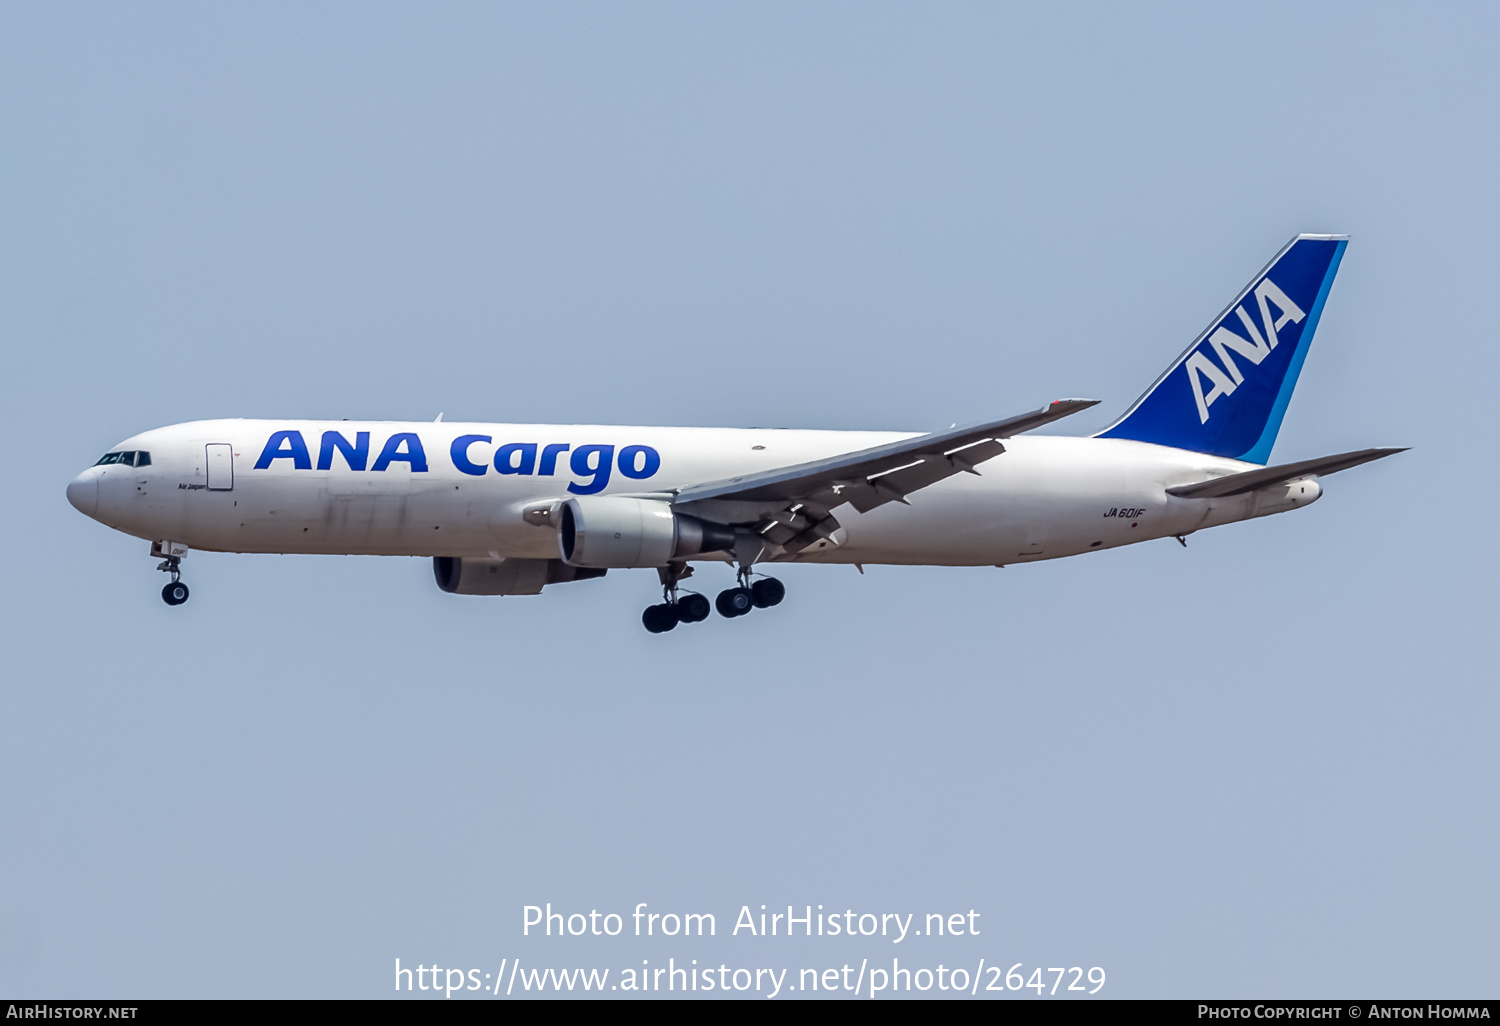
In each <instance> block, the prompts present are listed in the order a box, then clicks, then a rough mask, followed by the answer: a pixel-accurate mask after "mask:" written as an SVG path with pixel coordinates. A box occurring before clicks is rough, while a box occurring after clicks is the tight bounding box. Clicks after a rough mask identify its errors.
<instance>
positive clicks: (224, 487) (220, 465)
mask: <svg viewBox="0 0 1500 1026" xmlns="http://www.w3.org/2000/svg"><path fill="white" fill-rule="evenodd" d="M206 466H207V468H208V490H209V491H211V492H228V491H232V490H233V489H234V447H233V446H232V445H229V444H227V443H224V442H210V443H209V445H208V461H207V463H206Z"/></svg>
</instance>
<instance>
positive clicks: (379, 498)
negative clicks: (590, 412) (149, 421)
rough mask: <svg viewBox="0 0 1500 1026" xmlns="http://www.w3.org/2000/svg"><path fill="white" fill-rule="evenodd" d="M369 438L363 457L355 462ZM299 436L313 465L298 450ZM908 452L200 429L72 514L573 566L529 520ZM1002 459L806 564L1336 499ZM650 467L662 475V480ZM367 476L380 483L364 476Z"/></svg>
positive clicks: (957, 549)
mask: <svg viewBox="0 0 1500 1026" xmlns="http://www.w3.org/2000/svg"><path fill="white" fill-rule="evenodd" d="M278 432H279V433H282V435H283V440H282V442H281V443H280V445H279V447H278V449H277V451H276V452H275V453H274V454H273V458H271V459H269V460H267V459H266V450H267V449H268V448H270V445H269V444H268V443H269V441H270V440H271V439H272V438H273V437H274V436H275V435H276V434H277V433H278ZM365 432H368V440H367V443H366V444H365V446H364V448H363V450H362V451H358V452H354V454H353V455H352V456H351V454H350V450H354V449H355V448H356V443H358V442H359V441H360V439H361V438H362V437H363V436H362V433H365ZM292 433H295V435H296V436H297V438H298V439H300V442H301V446H302V449H303V450H305V454H304V452H303V451H300V450H299V449H298V446H297V444H296V443H294V442H292V441H288V440H287V439H288V438H289V437H290V435H291V434H292ZM328 433H337V435H338V439H339V441H340V442H342V443H343V444H342V446H340V445H331V446H326V445H324V444H323V439H324V438H325V435H327V434H328ZM398 435H407V436H409V437H408V438H407V440H406V441H404V442H402V443H400V444H399V445H398V446H396V447H395V448H396V451H394V452H392V453H390V455H391V459H389V460H388V461H386V462H385V464H384V466H383V467H382V466H380V455H381V454H382V452H384V451H386V450H387V448H388V443H391V442H394V439H395V436H398ZM465 436H476V437H474V438H473V439H471V440H469V441H468V442H463V441H460V442H459V444H458V448H457V451H455V440H461V439H463V438H464V437H465ZM909 437H912V435H911V434H910V433H903V432H873V431H801V430H786V429H740V428H672V427H606V426H591V425H568V426H549V425H531V424H480V423H441V422H438V423H399V422H391V421H369V422H355V421H266V420H212V421H196V422H192V423H187V424H177V425H174V426H171V427H164V428H158V429H156V430H153V431H147V432H144V433H142V434H139V435H136V436H134V437H132V438H129V439H126V440H125V441H123V442H121V443H120V444H119V446H117V447H116V448H117V449H119V450H126V451H145V452H149V453H150V461H151V462H150V465H149V466H142V467H133V466H121V465H119V464H114V465H106V466H96V467H92V468H90V469H89V470H87V471H85V472H84V473H83V474H81V475H79V477H78V478H77V479H75V481H74V482H73V484H72V485H70V487H69V499H70V500H71V501H73V503H74V505H76V506H78V507H79V508H80V509H82V510H83V511H84V512H85V513H88V514H89V515H90V516H93V517H94V518H95V519H98V520H100V521H102V522H104V523H105V524H108V525H109V526H111V527H113V528H116V529H118V530H120V531H123V532H125V533H127V534H131V535H135V536H137V537H140V538H143V539H148V540H153V541H159V540H170V541H173V542H176V543H180V544H182V545H185V546H187V547H190V548H194V549H203V550H211V551H224V552H276V553H336V554H351V555H353V554H370V555H391V556H393V555H404V556H465V557H489V558H496V557H505V558H547V559H556V558H557V557H558V541H557V532H556V530H555V529H554V528H553V527H551V526H548V525H546V524H542V525H540V526H538V525H536V524H533V523H530V522H528V521H527V520H526V519H523V513H524V511H525V510H527V509H528V508H535V507H537V506H538V505H539V504H545V503H547V502H549V501H554V500H555V501H560V500H564V499H568V498H570V497H572V496H573V495H577V494H599V495H622V494H623V495H637V496H657V497H661V498H670V495H671V494H672V493H673V492H674V491H676V490H678V489H683V488H687V487H689V486H692V485H699V484H703V483H705V482H709V481H716V480H721V479H724V478H728V477H734V476H738V475H744V474H749V473H756V472H760V471H767V470H772V469H774V468H777V467H785V466H788V465H792V464H800V463H805V462H807V461H810V460H817V459H823V458H827V457H830V456H835V455H839V454H843V453H848V452H853V451H856V450H862V449H866V448H869V447H872V446H876V445H881V444H884V443H888V442H892V441H896V440H898V439H902V438H909ZM413 438H414V439H415V441H412V439H413ZM483 439H488V441H485V440H483ZM1004 444H1005V448H1006V452H1004V453H1002V454H1001V455H999V456H997V457H995V458H993V459H990V460H988V461H986V462H984V463H983V464H981V465H980V466H979V467H978V471H979V473H978V475H977V476H976V475H971V474H958V475H956V476H954V477H951V478H948V479H946V480H943V481H940V482H938V483H937V484H934V485H931V486H929V487H927V488H924V489H921V490H920V491H918V492H914V493H912V494H911V495H910V496H909V497H908V500H907V502H906V503H904V504H903V503H901V502H890V503H887V504H885V505H883V506H880V507H878V508H876V509H873V510H871V511H870V512H869V513H865V514H860V513H857V512H855V510H853V509H852V508H851V507H849V506H847V505H845V506H841V507H838V508H837V509H836V510H835V511H834V512H835V515H836V516H837V518H838V522H839V523H840V524H841V525H842V526H843V528H844V531H845V533H846V537H845V538H844V539H843V540H842V544H840V545H837V546H824V547H821V548H816V549H805V550H803V551H802V552H800V553H798V554H797V555H796V556H794V557H792V558H794V559H796V560H799V561H809V562H840V563H851V562H858V563H906V564H936V565H948V566H973V565H990V564H1002V565H1003V564H1006V563H1018V562H1027V561H1030V560H1039V559H1052V558H1056V557H1059V556H1070V555H1075V554H1078V553H1082V552H1090V551H1093V550H1095V549H1106V548H1113V547H1115V546H1118V545H1126V544H1129V543H1131V542H1137V541H1144V540H1147V539H1151V538H1162V537H1170V536H1173V535H1185V534H1188V533H1190V532H1192V531H1196V530H1199V529H1201V528H1204V527H1212V526H1216V525H1219V524H1224V523H1229V522H1232V521H1236V520H1244V519H1248V518H1250V517H1255V516H1263V515H1265V514H1268V513H1275V512H1280V511H1282V510H1285V509H1291V508H1295V507H1297V506H1301V505H1306V504H1307V503H1310V502H1312V501H1313V500H1315V499H1316V498H1317V497H1318V494H1319V488H1318V485H1317V482H1316V481H1315V480H1302V481H1298V482H1294V483H1293V484H1292V485H1286V484H1281V485H1276V486H1273V487H1271V488H1268V489H1262V490H1261V491H1258V492H1252V493H1249V494H1245V495H1237V496H1232V497H1229V498H1220V499H1201V498H1200V499H1183V498H1175V497H1172V496H1169V495H1168V494H1167V492H1166V489H1167V488H1169V487H1171V486H1174V485H1181V484H1189V483H1193V482H1197V481H1202V480H1205V479H1206V478H1209V477H1217V476H1223V475H1226V474H1231V473H1237V472H1240V471H1244V470H1250V469H1255V468H1254V466H1253V465H1251V464H1245V463H1240V462H1238V461H1235V460H1227V459H1220V458H1217V457H1213V456H1205V455H1203V454H1200V453H1195V452H1189V451H1186V450H1182V449H1171V448H1166V447H1163V446H1159V445H1151V444H1147V443H1143V442H1134V441H1127V440H1121V439H1102V438H1075V437H1061V436H1045V435H1044V436H1036V435H1022V436H1017V437H1014V438H1008V439H1006V440H1005V443H1004ZM507 445H510V448H509V449H505V450H504V452H503V453H502V460H501V461H502V463H503V464H504V469H506V470H508V471H510V472H507V473H502V472H500V471H499V470H497V468H496V466H495V453H496V450H501V449H503V447H505V446H507ZM549 447H550V451H549ZM325 449H326V450H327V451H324V450H325ZM579 450H583V452H582V454H580V452H579ZM648 450H649V453H652V454H655V456H656V457H658V458H659V462H657V463H656V464H655V465H653V462H652V460H651V458H650V456H649V455H648ZM414 453H419V454H420V459H418V458H416V457H415V456H414ZM549 457H550V458H549ZM575 457H576V458H577V460H576V463H575ZM627 459H628V461H629V463H628V465H627V463H626V461H627ZM606 461H607V462H606ZM424 462H425V469H423V468H422V466H421V464H422V463H424ZM351 463H353V464H355V465H359V464H361V463H362V464H363V465H364V466H365V469H363V470H358V469H351ZM257 464H259V466H257ZM320 465H322V466H323V467H324V469H319V467H320ZM601 465H603V466H604V467H605V472H607V474H608V476H607V479H605V476H604V475H605V472H602V471H601V469H600V468H601ZM622 468H624V469H625V470H627V471H628V472H629V473H634V474H636V475H638V476H635V477H631V476H627V473H625V472H622ZM528 470H529V471H530V472H529V473H528V472H526V471H528ZM549 471H550V472H549ZM647 471H650V473H649V474H647V473H646V472H647ZM715 558H722V557H715Z"/></svg>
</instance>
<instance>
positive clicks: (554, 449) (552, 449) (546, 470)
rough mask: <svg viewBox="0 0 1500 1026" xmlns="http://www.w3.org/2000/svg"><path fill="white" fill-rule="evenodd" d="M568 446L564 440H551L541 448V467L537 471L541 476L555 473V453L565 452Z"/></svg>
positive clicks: (549, 475)
mask: <svg viewBox="0 0 1500 1026" xmlns="http://www.w3.org/2000/svg"><path fill="white" fill-rule="evenodd" d="M569 448H570V446H569V445H568V444H567V443H566V442H553V443H552V444H551V445H549V446H547V447H546V448H544V449H543V450H542V469H541V470H539V471H538V472H537V473H538V474H540V475H541V476H542V477H551V476H552V475H553V474H555V473H557V454H558V453H560V452H567V451H568V449H569Z"/></svg>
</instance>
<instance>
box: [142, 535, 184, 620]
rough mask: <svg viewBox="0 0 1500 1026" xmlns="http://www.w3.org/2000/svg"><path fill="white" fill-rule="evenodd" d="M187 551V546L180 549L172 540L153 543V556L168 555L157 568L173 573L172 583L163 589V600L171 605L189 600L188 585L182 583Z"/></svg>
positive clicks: (163, 571)
mask: <svg viewBox="0 0 1500 1026" xmlns="http://www.w3.org/2000/svg"><path fill="white" fill-rule="evenodd" d="M186 552H187V549H186V547H184V548H181V549H178V548H176V547H175V546H172V545H171V543H170V542H165V543H164V542H153V543H152V544H151V554H152V555H153V556H165V557H166V558H165V559H163V560H162V561H161V562H160V563H158V564H157V565H156V569H158V570H160V571H161V572H162V573H167V574H171V575H172V583H170V584H168V585H167V586H166V587H165V588H162V590H161V600H162V601H163V602H165V603H166V604H167V605H169V606H180V605H182V604H183V603H184V602H186V601H187V600H188V586H187V585H186V584H183V583H182V557H183V555H184V554H185V553H186Z"/></svg>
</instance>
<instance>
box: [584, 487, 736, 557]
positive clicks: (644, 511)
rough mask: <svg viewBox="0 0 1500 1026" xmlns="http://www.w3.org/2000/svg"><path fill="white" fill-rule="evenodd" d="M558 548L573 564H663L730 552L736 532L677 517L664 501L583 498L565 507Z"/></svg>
mask: <svg viewBox="0 0 1500 1026" xmlns="http://www.w3.org/2000/svg"><path fill="white" fill-rule="evenodd" d="M557 547H558V551H559V552H560V553H561V554H562V558H563V562H565V563H567V564H569V565H571V566H582V567H619V568H622V569H623V568H626V567H637V566H664V565H665V564H667V563H669V562H670V561H672V560H673V559H683V558H685V557H688V556H695V555H698V554H700V553H703V552H718V551H721V550H724V551H727V550H730V549H732V548H733V547H734V531H733V530H732V529H730V528H728V527H725V526H724V525H722V524H711V523H709V522H707V521H704V520H699V519H698V518H697V517H690V516H687V515H686V514H683V513H674V512H673V511H672V504H671V503H670V502H663V501H661V500H660V499H632V498H627V497H626V496H623V495H597V496H582V497H579V498H574V499H569V500H568V501H567V502H565V503H563V504H562V509H561V511H560V512H559V515H558V525H557Z"/></svg>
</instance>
